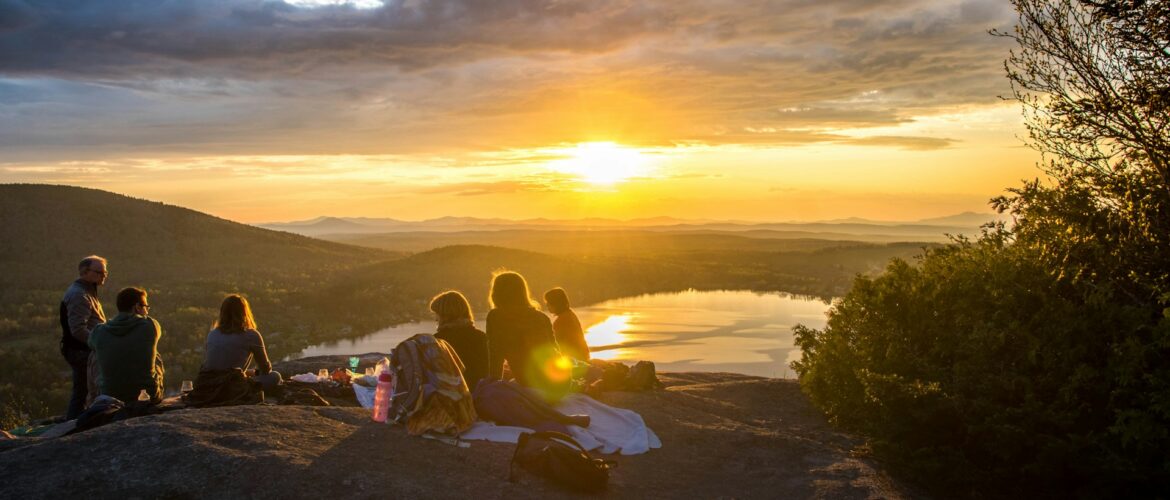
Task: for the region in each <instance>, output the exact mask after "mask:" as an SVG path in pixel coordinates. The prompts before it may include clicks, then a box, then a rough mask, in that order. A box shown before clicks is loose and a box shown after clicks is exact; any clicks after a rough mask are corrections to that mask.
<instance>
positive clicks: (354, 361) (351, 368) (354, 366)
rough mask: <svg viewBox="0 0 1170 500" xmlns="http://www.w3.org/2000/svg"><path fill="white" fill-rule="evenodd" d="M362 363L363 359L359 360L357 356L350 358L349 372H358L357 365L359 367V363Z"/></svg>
mask: <svg viewBox="0 0 1170 500" xmlns="http://www.w3.org/2000/svg"><path fill="white" fill-rule="evenodd" d="M361 361H362V360H361V359H358V357H357V356H350V357H349V371H351V372H356V371H357V365H358V363H361Z"/></svg>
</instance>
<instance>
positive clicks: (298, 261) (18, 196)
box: [0, 184, 396, 289]
mask: <svg viewBox="0 0 1170 500" xmlns="http://www.w3.org/2000/svg"><path fill="white" fill-rule="evenodd" d="M90 254H98V255H102V256H104V257H106V258H108V259H110V268H111V279H112V280H115V281H117V282H127V283H128V282H136V283H147V282H151V281H157V280H162V281H169V280H173V279H181V280H202V279H224V278H232V277H235V276H239V275H240V274H242V273H247V274H250V275H263V276H265V277H272V278H277V277H279V276H282V275H288V274H294V275H303V276H314V275H315V274H316V273H319V272H323V271H331V270H338V269H344V268H348V267H352V266H354V265H360V264H364V263H369V262H374V261H378V260H386V259H390V258H394V257H395V256H396V255H395V254H393V253H390V252H386V251H381V250H377V249H371V248H368V247H356V246H350V245H345V244H340V243H333V242H327V241H321V240H316V239H312V238H308V237H305V236H300V235H296V234H290V233H284V232H279V231H271V230H267V229H261V228H258V227H254V226H249V225H246V224H240V223H236V222H232V221H229V220H225V219H221V218H218V217H214V216H210V215H207V214H204V213H200V212H196V211H194V210H190V209H186V208H182V207H177V206H172V205H166V204H163V203H158V202H153V201H146V200H140V199H135V198H131V197H128V196H122V195H118V194H114V193H110V192H106V191H100V190H96V189H87V188H81V187H73V186H49V185H19V184H7V185H0V265H2V266H4V268H5V269H6V270H7V271H6V273H7V274H8V276H7V277H6V281H7V282H8V283H11V284H13V285H21V286H31V287H39V286H52V287H53V288H62V289H64V286H65V284H67V283H68V282H69V281H70V280H72V279H74V278H76V265H77V262H78V261H79V260H80V259H81V258H82V257H84V256H86V255H90Z"/></svg>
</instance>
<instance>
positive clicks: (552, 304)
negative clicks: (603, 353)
mask: <svg viewBox="0 0 1170 500" xmlns="http://www.w3.org/2000/svg"><path fill="white" fill-rule="evenodd" d="M544 303H545V305H547V306H548V312H550V313H553V314H555V315H556V317H557V319H556V320H555V321H553V337H554V338H556V339H557V346H558V347H560V349H561V352H562V353H564V354H565V355H566V356H569V357H571V358H573V359H576V360H579V361H589V344H587V343H585V332H584V330H582V328H581V320H580V319H577V313H575V312H573V308H572V307H570V306H569V295H568V294H567V293H565V289H564V288H561V287H556V288H553V289H552V290H549V291H547V292H544Z"/></svg>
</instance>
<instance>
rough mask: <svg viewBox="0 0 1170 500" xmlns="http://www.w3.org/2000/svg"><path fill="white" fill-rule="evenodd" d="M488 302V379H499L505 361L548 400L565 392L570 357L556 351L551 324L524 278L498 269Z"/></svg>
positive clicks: (515, 373) (524, 382)
mask: <svg viewBox="0 0 1170 500" xmlns="http://www.w3.org/2000/svg"><path fill="white" fill-rule="evenodd" d="M488 303H489V305H490V306H491V310H490V311H488V315H487V339H488V378H490V379H492V380H498V379H500V378H501V376H502V374H503V368H504V362H505V361H507V362H508V369H509V370H510V371H511V373H512V376H513V377H514V378H515V379H516V381H517V382H519V383H520V384H521V385H523V386H525V387H530V388H534V389H538V390H540V391H541V392H542V393H543V394H544V395H545V396H546V397H547V398H548V399H550V400H555V399H559V398H560V397H562V396H564V394H565V393H567V392H568V389H569V383H570V381H571V369H572V361H571V360H570V359H569V358H567V357H565V356H562V355H561V353H560V350H559V349H557V342H556V339H555V338H554V337H553V329H552V322H551V321H549V319H548V316H545V314H544V313H543V312H541V311H540V310H538V309H537V307H538V305H537V303H536V302H534V301H533V300H532V298H531V296H530V295H529V292H528V282H526V281H525V280H524V277H523V276H521V275H520V274H519V273H516V272H512V271H502V272H498V273H496V274H495V276H494V277H493V278H492V287H491V291H490V292H489V294H488Z"/></svg>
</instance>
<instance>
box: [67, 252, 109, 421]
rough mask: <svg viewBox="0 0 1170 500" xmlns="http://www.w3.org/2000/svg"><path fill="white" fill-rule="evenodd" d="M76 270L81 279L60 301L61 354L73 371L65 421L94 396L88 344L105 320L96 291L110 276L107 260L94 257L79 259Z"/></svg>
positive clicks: (83, 407)
mask: <svg viewBox="0 0 1170 500" xmlns="http://www.w3.org/2000/svg"><path fill="white" fill-rule="evenodd" d="M77 270H78V272H79V273H80V274H81V277H80V278H78V279H77V281H74V282H73V284H72V285H69V289H67V290H65V297H64V298H62V299H61V355H62V356H65V361H66V362H67V363H69V367H70V368H72V369H73V393H72V395H70V397H69V409H68V410H67V411H66V412H65V418H67V419H73V418H77V416H78V415H80V414H81V411H82V410H84V409H85V407H86V406H87V405H88V404H89V403H90V402H91V401H93V398H95V397H97V380H96V378H97V377H96V376H94V374H93V373H91V370H90V368H91V366H92V367H94V368H95V369H96V366H97V365H96V364H93V363H91V361H92V360H91V359H90V358H91V354H92V351H90V349H89V345H88V344H87V342H88V341H89V334H90V332H92V331H93V329H94V327H96V326H98V325H100V324H102V323H104V322H105V321H106V314H105V313H104V312H103V311H102V303H101V302H100V301H99V300H98V297H97V289H98V287H99V286H101V285H103V284H105V282H106V277H107V276H109V275H110V273H109V272H108V271H107V270H106V259H104V258H102V257H98V256H97V255H90V256H89V257H86V258H84V259H81V263H80V264H78V265H77ZM95 371H96V370H95ZM91 388H92V390H91Z"/></svg>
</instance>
